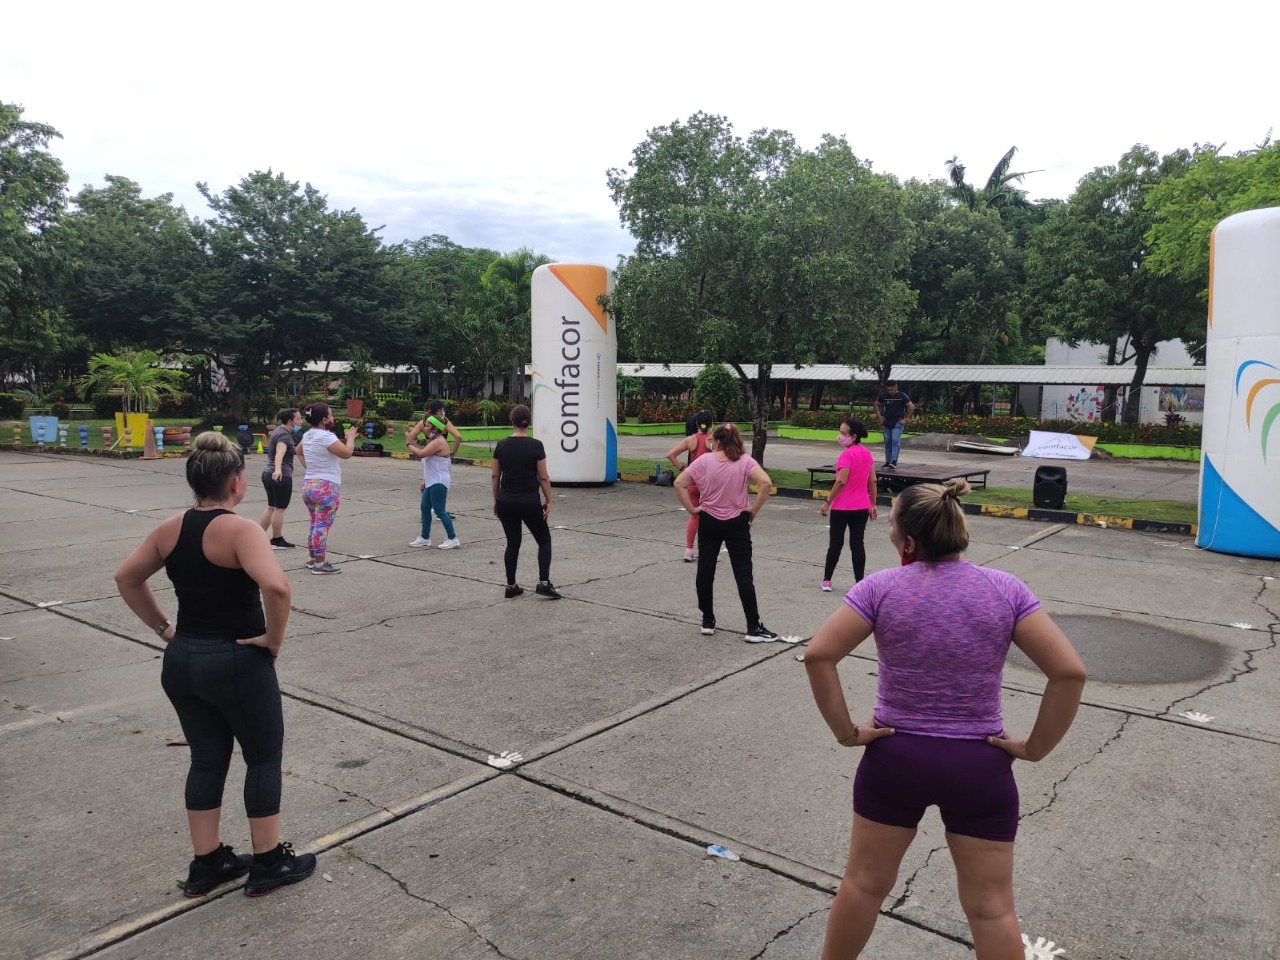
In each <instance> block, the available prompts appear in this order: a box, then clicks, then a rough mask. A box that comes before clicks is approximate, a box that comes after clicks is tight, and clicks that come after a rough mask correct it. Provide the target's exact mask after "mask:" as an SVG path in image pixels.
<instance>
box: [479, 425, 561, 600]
mask: <svg viewBox="0 0 1280 960" xmlns="http://www.w3.org/2000/svg"><path fill="white" fill-rule="evenodd" d="M532 417H533V414H532V413H531V412H530V410H529V408H528V407H527V406H525V405H524V404H523V403H522V404H520V405H519V406H517V407H515V408H513V409H512V411H511V426H513V427H515V430H514V431H513V432H512V434H511V436H509V437H507V438H506V439H504V440H499V441H498V445H497V446H496V447H495V448H494V450H493V471H492V473H491V475H490V476H491V478H492V484H493V512H494V513H495V514H496V515H497V517H498V519H499V520H500V521H501V522H502V530H503V532H504V533H505V534H506V535H507V550H506V553H504V554H503V557H502V559H503V562H504V563H505V564H506V567H507V592H506V597H507V599H508V600H509V599H511V598H512V597H518V596H520V594H522V593H524V590H522V589H521V588H520V585H519V584H518V583H516V561H517V560H519V559H520V540H521V538H522V536H523V532H524V531H523V528H524V527H528V528H529V532H530V533H531V534H533V539H534V540H535V541H536V542H537V544H538V585H537V586H536V587H535V588H534V592H535V593H538V594H540V595H542V596H544V597H549V598H550V599H552V600H558V599H559V598H560V593H559V592H558V591H557V590H556V588H555V587H554V586H552V585H551V529H550V528H549V527H548V526H547V517H548V516H549V515H550V513H551V479H550V477H548V476H547V452H546V450H545V449H544V448H543V446H542V441H541V440H535V439H534V438H533V437H531V436H529V423H530V422H531V419H532ZM539 490H541V495H539Z"/></svg>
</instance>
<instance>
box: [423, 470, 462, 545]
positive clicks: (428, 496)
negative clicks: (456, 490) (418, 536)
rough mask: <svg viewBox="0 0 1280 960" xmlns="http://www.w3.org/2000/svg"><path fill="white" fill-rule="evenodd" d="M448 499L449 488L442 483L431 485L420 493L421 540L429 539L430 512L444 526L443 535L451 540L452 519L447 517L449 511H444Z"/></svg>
mask: <svg viewBox="0 0 1280 960" xmlns="http://www.w3.org/2000/svg"><path fill="white" fill-rule="evenodd" d="M448 499H449V488H448V487H446V486H445V485H444V484H443V483H433V484H432V485H431V486H429V487H427V488H426V489H425V490H423V491H422V508H421V509H422V539H423V540H430V539H431V511H433V510H434V511H435V514H436V516H437V517H439V518H440V522H441V523H443V524H444V533H445V536H447V537H448V538H449V539H450V540H452V539H453V536H454V534H453V517H451V516H449V511H448V510H446V509H445V504H446V502H447V501H448Z"/></svg>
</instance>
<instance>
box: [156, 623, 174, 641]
mask: <svg viewBox="0 0 1280 960" xmlns="http://www.w3.org/2000/svg"><path fill="white" fill-rule="evenodd" d="M171 626H173V624H171V623H170V622H169V621H168V620H162V621H160V624H159V625H158V626H156V627H153V628H152V629H154V630H155V632H156V636H157V637H163V636H164V632H165V631H166V630H168V629H169V628H170V627H171Z"/></svg>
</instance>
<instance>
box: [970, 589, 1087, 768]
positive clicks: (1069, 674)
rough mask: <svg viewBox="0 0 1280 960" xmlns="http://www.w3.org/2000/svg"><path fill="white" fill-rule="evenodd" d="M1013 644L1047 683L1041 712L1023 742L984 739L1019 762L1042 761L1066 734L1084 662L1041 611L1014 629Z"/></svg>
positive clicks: (1077, 698)
mask: <svg viewBox="0 0 1280 960" xmlns="http://www.w3.org/2000/svg"><path fill="white" fill-rule="evenodd" d="M1013 642H1014V643H1015V644H1017V645H1018V649H1019V650H1021V651H1022V652H1023V653H1025V654H1026V655H1027V656H1028V657H1030V658H1031V662H1032V663H1034V664H1035V665H1036V666H1037V667H1039V668H1040V672H1041V673H1043V674H1044V675H1045V677H1046V679H1047V680H1048V683H1046V684H1045V687H1044V693H1043V694H1042V695H1041V697H1040V711H1039V713H1037V714H1036V722H1035V724H1034V725H1033V726H1032V727H1031V734H1030V735H1029V736H1028V737H1027V739H1026V740H1014V739H1012V738H1005V737H987V742H988V743H991V744H994V745H995V746H997V747H999V748H1000V749H1002V750H1004V751H1005V752H1006V753H1008V754H1010V755H1011V756H1013V757H1016V758H1017V759H1019V760H1033V761H1034V760H1043V759H1044V758H1045V757H1047V756H1048V755H1049V752H1050V751H1051V750H1053V748H1054V747H1056V746H1057V745H1058V743H1059V742H1060V741H1061V740H1062V738H1063V737H1064V736H1066V734H1067V730H1068V728H1070V726H1071V722H1072V721H1073V720H1074V719H1075V718H1076V710H1077V709H1078V708H1079V706H1080V697H1081V695H1082V694H1083V693H1084V681H1085V678H1086V673H1085V669H1084V661H1083V660H1081V659H1080V654H1078V653H1076V648H1075V647H1073V646H1072V645H1071V641H1070V640H1068V639H1067V635H1066V634H1065V633H1063V632H1062V630H1061V628H1060V627H1059V626H1058V625H1057V624H1056V623H1054V622H1053V618H1052V617H1050V616H1049V614H1048V613H1046V612H1045V611H1044V610H1043V609H1041V610H1037V611H1035V612H1034V613H1030V614H1028V615H1027V616H1025V617H1023V618H1022V619H1021V620H1019V621H1018V623H1017V626H1015V627H1014V628H1013Z"/></svg>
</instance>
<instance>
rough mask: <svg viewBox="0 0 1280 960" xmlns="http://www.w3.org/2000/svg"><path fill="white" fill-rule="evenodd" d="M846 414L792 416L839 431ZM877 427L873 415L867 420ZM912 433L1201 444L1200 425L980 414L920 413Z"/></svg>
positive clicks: (800, 412) (810, 425)
mask: <svg viewBox="0 0 1280 960" xmlns="http://www.w3.org/2000/svg"><path fill="white" fill-rule="evenodd" d="M844 417H845V414H844V413H842V412H839V411H835V410H798V411H796V413H795V414H794V415H793V416H792V417H791V425H792V426H794V427H808V428H810V429H816V430H836V429H839V427H840V421H841V420H842V419H844ZM864 422H866V424H867V427H868V428H869V429H873V430H874V429H876V428H877V427H878V426H879V424H877V423H876V422H875V420H874V418H872V419H870V420H866V421H864ZM908 426H909V429H910V431H911V432H912V433H953V434H963V435H966V436H979V437H1008V438H1010V439H1024V438H1025V437H1026V436H1027V435H1028V434H1029V433H1030V432H1031V431H1032V430H1046V431H1048V432H1049V433H1074V434H1077V435H1080V436H1085V437H1097V438H1098V439H1099V440H1101V441H1102V442H1103V443H1156V444H1169V445H1171V446H1177V447H1198V446H1200V424H1198V423H1180V424H1177V425H1174V426H1167V425H1165V424H1156V423H1140V424H1128V423H1102V422H1099V421H1096V420H1037V419H1035V418H1034V417H980V416H977V415H975V414H969V415H965V414H951V413H929V414H917V415H916V416H914V417H912V418H911V422H910V424H909V425H908Z"/></svg>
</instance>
